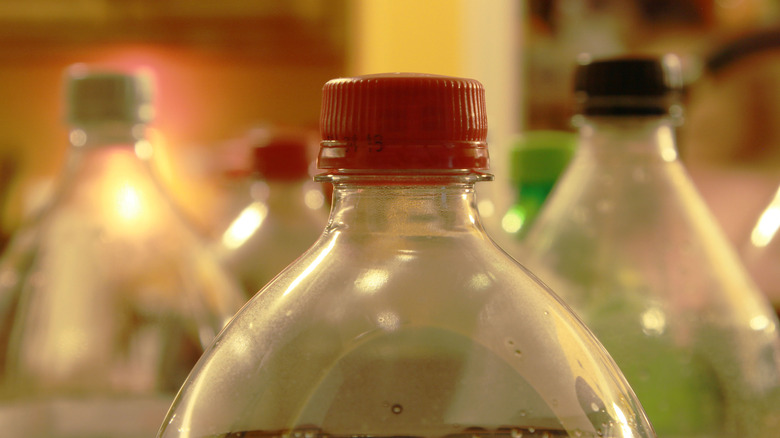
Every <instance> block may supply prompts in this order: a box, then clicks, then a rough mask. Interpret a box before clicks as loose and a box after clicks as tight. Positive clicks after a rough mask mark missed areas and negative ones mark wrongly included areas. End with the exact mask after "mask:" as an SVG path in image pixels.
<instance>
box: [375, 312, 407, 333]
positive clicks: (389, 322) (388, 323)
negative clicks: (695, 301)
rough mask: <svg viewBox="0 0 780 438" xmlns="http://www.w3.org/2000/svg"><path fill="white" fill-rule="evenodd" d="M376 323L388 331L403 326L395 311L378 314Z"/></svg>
mask: <svg viewBox="0 0 780 438" xmlns="http://www.w3.org/2000/svg"><path fill="white" fill-rule="evenodd" d="M376 323H377V324H378V325H379V326H380V327H382V328H383V329H385V330H387V331H393V330H396V329H398V327H400V326H401V320H400V318H398V315H396V314H395V313H393V312H382V313H380V314H379V315H377V318H376Z"/></svg>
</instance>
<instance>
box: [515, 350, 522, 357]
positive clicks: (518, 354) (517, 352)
mask: <svg viewBox="0 0 780 438" xmlns="http://www.w3.org/2000/svg"><path fill="white" fill-rule="evenodd" d="M522 355H523V352H522V351H520V350H515V356H517V357H520V356H522Z"/></svg>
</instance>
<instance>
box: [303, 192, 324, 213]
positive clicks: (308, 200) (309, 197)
mask: <svg viewBox="0 0 780 438" xmlns="http://www.w3.org/2000/svg"><path fill="white" fill-rule="evenodd" d="M303 202H304V204H306V206H307V207H309V208H310V209H312V210H319V209H320V208H322V206H323V205H325V196H324V195H323V194H322V192H321V191H319V190H315V189H311V190H307V191H306V193H305V194H304V195H303Z"/></svg>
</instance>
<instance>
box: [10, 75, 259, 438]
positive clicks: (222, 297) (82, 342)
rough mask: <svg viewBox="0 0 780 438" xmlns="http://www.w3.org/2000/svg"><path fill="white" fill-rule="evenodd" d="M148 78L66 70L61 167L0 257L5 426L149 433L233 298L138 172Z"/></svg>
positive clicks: (145, 149)
mask: <svg viewBox="0 0 780 438" xmlns="http://www.w3.org/2000/svg"><path fill="white" fill-rule="evenodd" d="M150 80H151V78H150V77H149V76H148V75H145V74H143V73H137V74H133V75H131V74H124V73H119V72H111V71H103V70H99V69H93V68H91V67H88V66H85V65H76V66H73V67H72V68H70V69H69V70H68V72H67V85H66V86H67V103H66V106H67V110H66V112H67V121H68V124H69V125H70V127H71V130H70V137H69V139H70V145H71V147H70V155H69V161H68V164H67V167H66V168H65V169H64V172H63V174H62V177H61V181H60V183H59V184H58V185H57V186H56V187H57V191H56V193H54V195H53V196H52V198H51V201H50V202H49V204H48V205H47V206H46V207H44V208H43V209H42V210H41V211H40V213H39V214H38V216H36V217H35V218H34V220H33V221H32V222H30V223H29V224H27V225H26V226H25V227H23V228H21V229H20V230H18V231H17V232H16V233H15V234H14V236H13V238H12V240H11V242H10V243H9V246H8V248H7V250H6V252H5V253H4V254H3V257H2V259H0V341H1V344H0V347H1V348H0V352H1V354H2V357H1V359H2V362H1V363H2V373H1V374H0V377H1V378H2V380H1V382H2V383H1V384H0V423H2V427H3V430H4V432H6V433H8V434H10V435H14V436H25V437H75V436H78V437H136V436H137V437H141V436H151V435H153V433H154V431H155V430H156V429H157V426H159V421H160V418H162V416H163V415H164V414H165V411H166V409H167V406H168V405H169V403H170V400H171V399H172V397H173V395H174V394H175V392H176V390H177V389H178V387H179V386H180V385H181V383H182V382H183V381H184V378H185V377H186V376H187V374H188V372H189V370H190V368H191V367H192V365H193V364H194V363H195V361H196V360H197V358H198V357H199V356H200V354H201V352H202V351H203V347H204V345H207V344H208V343H209V342H211V341H212V339H213V338H214V336H215V335H216V333H217V331H218V330H220V329H221V328H222V326H223V325H224V324H225V323H226V322H227V321H228V320H229V319H230V318H231V317H232V315H233V313H234V312H235V311H236V310H237V309H238V308H239V307H240V306H241V305H242V304H243V302H244V298H243V295H242V294H241V291H240V289H239V288H238V286H237V285H236V284H235V283H234V282H233V281H232V279H231V278H230V277H229V276H228V275H226V274H225V272H224V271H223V270H222V269H221V267H220V266H219V265H218V263H217V261H216V259H215V258H213V255H212V254H211V253H210V252H208V251H207V250H206V247H205V246H204V244H203V242H201V241H200V240H199V239H198V238H197V237H196V236H195V234H194V233H193V232H191V230H190V229H189V227H188V224H187V223H186V221H184V220H183V218H182V216H181V214H180V212H179V211H178V210H177V208H176V207H175V206H174V205H173V204H172V203H171V202H169V200H168V198H167V196H166V193H165V192H164V189H163V187H162V186H161V185H160V184H159V183H158V182H157V181H156V179H155V177H154V175H153V174H152V173H151V171H150V167H149V166H148V160H149V159H150V158H151V157H152V155H153V152H154V151H153V145H152V144H151V143H150V142H149V140H148V139H147V137H146V132H147V129H146V125H147V124H148V123H149V122H150V121H151V120H152V117H153V112H154V108H153V105H152V101H151V83H150Z"/></svg>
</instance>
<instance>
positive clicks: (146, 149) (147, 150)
mask: <svg viewBox="0 0 780 438" xmlns="http://www.w3.org/2000/svg"><path fill="white" fill-rule="evenodd" d="M134 149H135V155H136V156H137V157H138V158H140V159H142V160H149V159H151V158H152V154H153V152H154V149H153V148H152V144H151V143H149V141H147V140H139V141H137V142H136V143H135V148H134Z"/></svg>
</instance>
